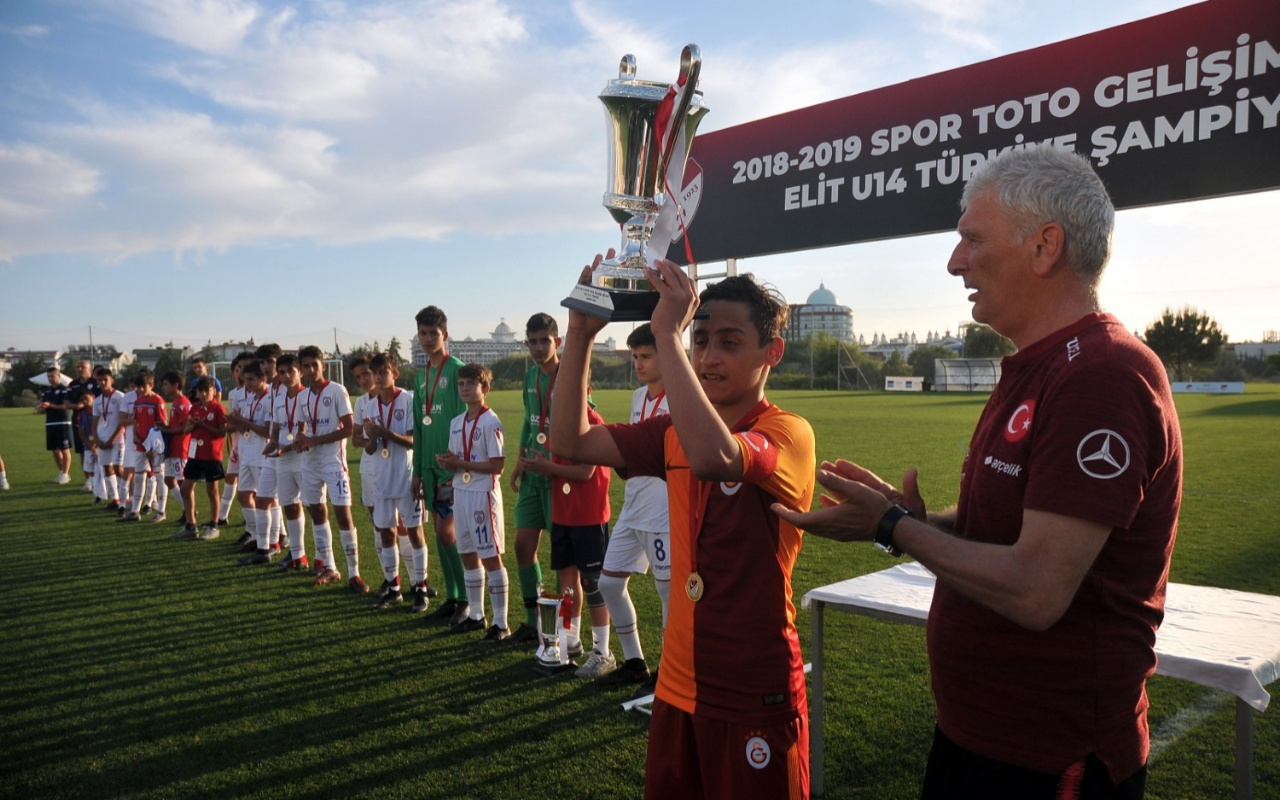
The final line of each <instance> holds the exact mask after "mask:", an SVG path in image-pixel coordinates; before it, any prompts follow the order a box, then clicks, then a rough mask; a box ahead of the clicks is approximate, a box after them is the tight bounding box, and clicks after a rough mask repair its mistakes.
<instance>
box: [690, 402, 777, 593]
mask: <svg viewBox="0 0 1280 800" xmlns="http://www.w3.org/2000/svg"><path fill="white" fill-rule="evenodd" d="M768 410H769V401H768V400H765V399H763V398H762V399H761V400H760V402H759V403H757V404H756V406H755V407H754V408H752V409H751V410H750V411H748V412H747V414H746V416H744V417H743V418H742V419H741V420H739V421H738V423H737V424H736V425H734V426H733V427H732V428H730V429H729V432H730V433H742V432H743V431H748V430H751V426H752V425H754V424H756V420H757V419H759V418H760V415H761V414H763V413H764V412H765V411H768ZM695 498H696V500H697V502H694V500H695ZM710 500H711V481H701V480H698V479H697V478H696V477H694V474H693V470H692V469H690V470H689V572H690V573H694V572H697V571H698V535H699V534H700V533H701V532H702V522H703V520H704V519H706V513H707V503H708V502H709V501H710Z"/></svg>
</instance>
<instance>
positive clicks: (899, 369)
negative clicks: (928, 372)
mask: <svg viewBox="0 0 1280 800" xmlns="http://www.w3.org/2000/svg"><path fill="white" fill-rule="evenodd" d="M909 371H910V370H908V369H907V362H906V360H905V359H903V357H902V353H899V352H898V351H897V350H894V351H893V352H892V353H890V354H889V357H888V358H886V359H885V360H884V370H883V371H882V372H881V374H880V377H882V378H888V377H892V376H894V375H906V374H907V373H908V372H909ZM883 383H884V382H883V381H881V386H880V388H882V389H883V388H884V386H883Z"/></svg>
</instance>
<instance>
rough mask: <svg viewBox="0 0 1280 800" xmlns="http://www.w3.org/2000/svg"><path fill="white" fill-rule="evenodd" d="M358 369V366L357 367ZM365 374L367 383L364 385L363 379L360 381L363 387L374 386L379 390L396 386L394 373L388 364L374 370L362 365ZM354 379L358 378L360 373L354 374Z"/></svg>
mask: <svg viewBox="0 0 1280 800" xmlns="http://www.w3.org/2000/svg"><path fill="white" fill-rule="evenodd" d="M357 369H359V367H357ZM364 371H365V376H366V378H367V379H368V381H369V385H368V386H365V383H364V381H362V380H361V381H360V385H361V386H362V387H364V388H365V389H369V388H370V387H376V388H377V389H378V390H379V391H381V390H384V389H394V388H395V387H396V377H397V376H396V374H395V373H394V372H392V371H391V367H390V366H382V367H378V368H377V369H376V370H370V369H369V368H368V367H364ZM356 380H360V375H359V374H357V375H356Z"/></svg>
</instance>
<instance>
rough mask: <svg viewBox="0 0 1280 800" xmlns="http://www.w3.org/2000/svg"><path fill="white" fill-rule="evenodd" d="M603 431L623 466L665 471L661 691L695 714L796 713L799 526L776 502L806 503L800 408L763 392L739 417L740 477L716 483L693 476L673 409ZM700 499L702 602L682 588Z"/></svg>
mask: <svg viewBox="0 0 1280 800" xmlns="http://www.w3.org/2000/svg"><path fill="white" fill-rule="evenodd" d="M608 430H609V432H610V433H611V434H612V435H613V438H614V442H615V443H616V444H617V445H618V450H619V451H620V452H621V454H622V458H623V460H625V461H626V464H627V471H628V473H630V474H631V475H653V476H664V475H665V476H666V479H667V497H668V499H669V501H670V507H671V607H670V612H669V613H670V615H669V617H668V621H667V629H666V632H665V634H664V636H663V643H662V670H661V671H660V672H659V677H658V692H657V695H658V697H659V698H660V699H662V700H664V701H665V702H667V703H670V704H671V705H673V706H675V707H677V708H679V709H681V710H683V711H686V712H688V713H691V714H698V715H701V716H706V717H710V718H714V719H720V720H724V721H727V722H733V723H736V724H746V725H750V724H775V723H780V722H786V721H789V720H791V719H794V718H795V716H796V714H797V713H799V712H800V711H801V710H803V709H804V707H805V702H806V701H805V688H804V658H803V657H802V655H801V652H800V638H799V636H798V635H797V633H796V626H795V616H796V614H795V607H794V606H793V605H792V603H791V570H792V568H793V567H794V566H795V562H796V557H797V556H798V555H799V554H800V544H801V532H800V530H799V529H797V528H796V527H795V526H793V525H791V524H790V523H788V522H786V521H784V520H782V519H780V518H779V517H778V516H777V515H776V514H774V513H773V511H771V510H770V508H769V506H770V505H771V504H773V503H775V502H778V503H782V504H783V505H785V506H787V507H788V508H795V509H803V510H806V511H807V510H808V509H809V506H810V504H811V503H812V501H813V487H814V467H815V461H814V438H813V429H812V428H811V427H809V423H808V422H806V421H805V420H804V419H803V418H801V417H798V416H796V415H795V414H790V413H788V412H785V411H782V410H781V409H779V408H777V407H776V406H772V405H769V403H768V402H767V401H761V403H760V405H758V406H757V407H756V409H754V410H753V411H751V412H750V413H748V414H747V416H746V417H745V418H744V420H743V421H741V422H739V424H738V425H735V426H734V427H733V428H732V430H733V432H734V436H736V437H737V439H738V443H739V446H740V448H741V451H742V459H743V478H742V481H741V482H740V483H723V482H721V483H714V484H712V483H707V482H704V481H696V480H692V473H691V471H690V469H689V461H688V459H687V458H686V456H685V453H684V448H683V447H681V445H680V441H679V439H677V438H676V429H675V426H673V425H672V424H671V418H670V417H656V418H654V419H650V420H646V421H644V422H641V423H638V424H636V425H609V426H608ZM699 500H701V502H699ZM703 503H705V507H702V504H703ZM695 504H696V506H695ZM695 508H698V509H700V510H699V513H698V516H699V519H700V520H701V524H700V525H699V527H698V529H697V564H698V573H699V574H700V575H701V576H702V579H703V584H704V586H705V589H704V591H703V593H702V597H701V599H700V600H699V601H698V602H696V603H695V602H694V601H692V600H690V599H689V596H688V594H687V593H686V592H685V581H686V580H687V579H688V577H689V574H690V572H691V562H692V553H691V547H692V536H691V530H692V529H693V528H692V525H691V520H690V516H691V512H692V511H693V510H695Z"/></svg>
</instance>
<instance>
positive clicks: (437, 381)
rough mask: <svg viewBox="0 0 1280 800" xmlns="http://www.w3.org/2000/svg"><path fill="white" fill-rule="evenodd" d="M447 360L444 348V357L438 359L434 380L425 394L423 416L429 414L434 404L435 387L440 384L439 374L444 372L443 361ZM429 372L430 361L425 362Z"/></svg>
mask: <svg viewBox="0 0 1280 800" xmlns="http://www.w3.org/2000/svg"><path fill="white" fill-rule="evenodd" d="M448 360H449V351H448V350H446V351H445V353H444V358H443V359H441V360H440V366H439V368H438V369H436V377H435V380H433V381H432V382H431V391H430V392H429V393H428V394H427V407H426V408H425V409H423V412H422V413H423V416H427V417H429V416H431V407H432V406H434V405H435V404H436V387H437V386H439V385H440V376H441V375H443V374H444V362H446V361H448ZM430 373H431V362H430V361H428V362H427V374H430Z"/></svg>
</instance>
